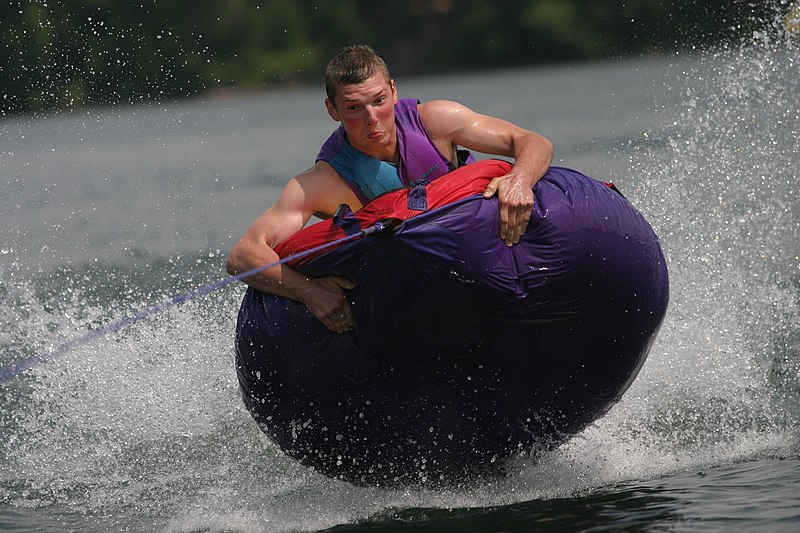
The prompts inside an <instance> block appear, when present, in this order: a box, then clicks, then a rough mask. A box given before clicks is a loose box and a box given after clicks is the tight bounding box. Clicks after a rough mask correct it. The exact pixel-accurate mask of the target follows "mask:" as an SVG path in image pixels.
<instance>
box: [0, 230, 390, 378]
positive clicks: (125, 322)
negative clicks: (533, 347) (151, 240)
mask: <svg viewBox="0 0 800 533" xmlns="http://www.w3.org/2000/svg"><path fill="white" fill-rule="evenodd" d="M387 229H392V224H391V223H384V222H376V223H375V224H373V225H372V226H370V227H368V228H364V229H362V230H360V231H358V232H357V233H353V234H352V235H347V236H345V237H342V238H341V239H337V240H335V241H331V242H326V243H325V244H321V245H319V246H316V247H314V248H310V249H308V250H304V251H302V252H298V253H296V254H292V255H290V256H287V257H284V258H282V259H279V260H278V261H275V262H273V263H269V264H266V265H262V266H259V267H256V268H253V269H251V270H248V271H246V272H242V273H240V274H236V275H235V276H230V277H228V278H226V279H223V280H220V281H218V282H216V283H213V284H211V285H206V286H204V287H200V288H199V289H196V290H193V291H191V292H188V293H185V294H179V295H177V296H174V297H173V298H171V299H170V300H167V301H166V302H162V303H160V304H156V305H154V306H152V307H148V308H147V309H143V310H142V311H139V312H137V313H134V314H133V315H131V316H127V317H124V318H121V319H120V320H117V321H116V322H112V323H111V324H109V325H107V326H104V327H102V328H99V329H96V330H92V331H90V332H88V333H86V334H84V335H81V336H79V337H75V338H74V339H70V340H68V341H66V342H64V343H62V344H60V345H58V346H57V347H56V348H54V349H53V350H51V351H49V352H43V353H39V354H36V355H32V356H31V357H28V358H27V359H24V360H22V361H20V362H18V363H14V364H12V365H9V366H6V367H4V368H2V369H0V383H5V382H6V381H9V380H11V379H12V378H14V377H16V376H17V375H19V373H20V372H23V371H25V370H27V369H29V368H32V367H34V366H36V365H38V364H40V363H44V362H46V361H49V360H51V359H54V358H56V357H58V356H60V355H64V354H65V353H67V352H69V351H70V350H72V349H73V348H76V347H78V346H83V345H85V344H89V343H90V342H92V341H94V340H95V339H98V338H100V337H103V336H105V335H108V334H109V333H114V332H115V331H119V330H121V329H124V328H126V327H128V326H131V325H133V324H135V323H136V322H139V321H140V320H144V319H145V318H148V317H150V316H153V315H155V314H158V313H161V312H163V311H166V310H168V309H171V308H173V307H176V306H178V305H181V304H183V303H185V302H188V301H190V300H194V299H195V298H199V297H200V296H204V295H206V294H209V293H211V292H214V291H216V290H219V289H222V288H224V287H227V286H228V285H230V284H232V283H234V282H236V281H241V280H243V279H245V278H249V277H250V276H252V275H254V274H258V273H259V272H262V271H264V270H269V269H270V268H274V267H276V266H278V265H282V264H284V263H288V262H289V261H294V260H295V259H301V258H303V257H305V256H307V255H312V254H316V253H319V252H321V251H323V250H326V249H328V248H333V247H334V246H338V245H340V244H343V243H345V242H348V241H353V240H356V239H360V238H361V237H366V236H367V235H371V234H373V233H379V232H381V231H384V230H387Z"/></svg>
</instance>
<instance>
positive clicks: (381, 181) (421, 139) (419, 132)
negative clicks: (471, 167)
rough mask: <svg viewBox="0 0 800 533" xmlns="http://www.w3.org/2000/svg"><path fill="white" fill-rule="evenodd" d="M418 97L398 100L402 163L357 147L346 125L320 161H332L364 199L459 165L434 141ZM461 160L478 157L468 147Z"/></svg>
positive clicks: (430, 178) (322, 151)
mask: <svg viewBox="0 0 800 533" xmlns="http://www.w3.org/2000/svg"><path fill="white" fill-rule="evenodd" d="M418 104H419V101H418V100H415V99H411V98H405V99H401V100H399V101H398V102H397V104H395V107H394V110H395V124H396V127H397V144H398V147H399V150H400V163H399V164H398V165H394V164H392V163H389V162H386V161H380V160H378V159H375V158H373V157H371V156H369V155H367V154H365V153H363V152H360V151H359V150H356V149H355V148H353V147H352V146H351V145H350V144H349V143H348V142H347V138H346V134H345V131H344V127H343V126H339V128H338V129H337V130H336V131H335V132H333V134H332V135H331V136H330V137H328V140H327V141H325V144H323V145H322V148H321V149H320V152H319V154H318V155H317V161H325V162H327V163H328V164H330V165H331V166H332V167H333V168H334V170H336V172H338V173H339V174H340V175H341V176H342V177H343V178H344V179H345V181H346V182H347V183H348V185H350V187H351V188H352V189H353V191H354V192H355V193H356V195H357V196H358V198H359V199H360V200H361V202H362V203H364V204H366V203H367V202H369V201H370V200H373V199H374V198H376V197H377V196H379V195H381V194H383V193H386V192H390V191H392V190H395V189H400V188H403V187H413V186H414V185H417V184H419V183H429V182H431V181H433V180H435V179H436V178H439V177H441V176H443V175H445V174H447V173H448V172H451V171H452V170H455V168H456V166H455V165H453V163H452V162H451V161H450V159H449V158H447V157H445V156H444V155H443V154H442V153H441V151H439V149H438V148H437V147H436V145H434V144H433V141H431V138H430V136H429V135H428V132H427V131H426V130H425V126H424V125H423V124H422V119H421V118H420V116H419V110H418V109H417V105H418ZM458 160H459V164H466V163H471V162H473V161H474V158H473V157H472V155H471V154H470V153H469V152H468V151H466V150H458Z"/></svg>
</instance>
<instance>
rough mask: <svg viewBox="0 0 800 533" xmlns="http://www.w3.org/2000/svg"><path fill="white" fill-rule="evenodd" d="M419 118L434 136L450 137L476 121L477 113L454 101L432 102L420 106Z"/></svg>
mask: <svg viewBox="0 0 800 533" xmlns="http://www.w3.org/2000/svg"><path fill="white" fill-rule="evenodd" d="M418 109H419V116H420V118H421V119H422V123H423V124H424V125H425V129H427V130H428V132H429V133H430V134H431V135H433V136H449V135H451V134H452V133H453V132H454V131H457V130H459V129H461V128H463V127H464V126H465V124H468V123H469V122H473V121H474V117H475V112H474V111H472V110H471V109H469V108H468V107H466V106H465V105H463V104H460V103H458V102H454V101H452V100H432V101H430V102H425V103H423V104H419V106H418Z"/></svg>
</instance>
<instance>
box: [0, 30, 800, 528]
mask: <svg viewBox="0 0 800 533" xmlns="http://www.w3.org/2000/svg"><path fill="white" fill-rule="evenodd" d="M799 66H800V55H799V54H798V42H797V40H795V41H792V40H791V39H784V38H782V37H777V36H774V35H773V36H772V37H771V38H770V37H767V36H765V35H755V36H754V37H753V39H752V40H749V41H748V42H747V43H746V44H744V45H742V46H731V47H729V48H727V49H724V50H719V51H706V52H703V53H698V54H696V55H683V54H681V55H673V56H668V57H645V58H638V59H632V60H621V61H613V62H598V63H588V64H586V63H584V64H573V65H563V66H553V67H548V68H541V67H538V68H527V69H519V70H501V71H495V72H483V73H470V74H454V75H447V76H439V77H428V78H418V79H402V80H398V88H399V91H400V94H401V96H404V97H412V96H414V97H418V98H420V99H422V100H430V99H435V98H449V99H454V100H458V101H461V102H462V103H464V104H466V105H468V106H470V107H472V108H474V109H476V110H478V111H481V112H484V113H487V114H492V115H496V116H500V117H504V118H507V119H510V120H512V121H514V122H516V123H518V124H520V125H522V126H524V127H527V128H529V129H533V130H536V131H539V132H541V133H543V134H544V135H546V136H548V137H549V138H550V139H552V140H553V142H554V144H555V146H556V164H558V165H562V166H569V167H573V168H576V169H579V170H581V171H583V172H585V173H587V174H589V175H592V176H594V177H596V178H598V179H601V180H605V181H611V180H613V181H614V182H616V184H617V185H618V186H619V187H620V188H621V189H622V191H623V192H624V193H625V195H626V196H627V197H628V198H629V199H630V200H631V201H632V202H633V203H634V204H635V205H636V206H637V207H638V208H639V209H640V210H641V211H642V213H643V214H644V215H645V216H646V217H647V218H648V219H649V220H650V222H651V223H652V225H653V227H654V228H655V230H656V232H657V233H658V234H659V235H660V237H661V240H662V245H663V247H664V251H665V253H666V256H667V260H668V263H669V267H670V275H671V285H672V294H671V304H670V309H669V311H668V314H667V317H666V320H665V323H664V325H663V327H662V330H661V333H660V336H659V337H658V340H657V342H656V344H655V346H654V348H653V350H652V352H651V354H650V357H649V359H648V361H647V363H646V364H645V366H644V368H643V370H642V372H641V374H640V375H639V377H638V378H637V380H636V381H635V382H634V384H633V386H632V387H631V388H630V390H629V391H628V392H627V393H626V395H625V397H624V398H623V399H622V401H621V402H620V403H619V404H618V405H617V406H616V407H615V408H613V409H612V410H611V412H610V413H609V414H608V415H607V416H606V417H605V418H603V419H601V420H600V421H598V422H597V423H596V424H595V425H593V426H592V427H590V428H588V429H587V430H586V431H584V432H583V433H581V434H580V435H578V436H576V437H575V438H574V439H573V440H571V441H570V442H569V443H567V444H566V445H564V446H562V447H561V448H559V449H558V450H556V451H554V452H552V453H550V454H547V455H545V456H543V457H542V458H540V460H539V461H538V462H533V461H526V460H522V459H519V460H517V462H515V463H514V464H512V465H511V466H510V471H511V475H510V476H509V477H508V478H505V479H502V480H497V481H494V482H490V483H487V484H485V485H480V486H474V487H467V488H463V487H462V488H460V489H453V490H436V491H434V490H420V489H408V490H399V491H390V490H379V489H374V488H372V489H371V488H363V487H354V486H352V485H349V484H347V483H344V482H340V481H334V480H330V479H327V478H325V477H323V476H321V475H319V474H316V473H314V472H311V471H309V470H307V469H305V468H303V467H302V466H300V465H298V464H297V463H295V462H294V461H292V460H291V459H289V458H287V457H286V456H283V455H281V453H280V452H279V451H278V450H277V449H276V447H275V446H274V445H272V444H271V443H270V442H269V441H268V440H267V439H266V438H265V437H264V436H263V435H262V434H261V432H260V431H259V430H258V428H257V427H256V425H255V424H254V423H253V421H252V420H251V418H250V416H249V414H248V413H247V412H246V411H245V409H244V407H243V405H242V402H241V400H240V398H239V393H238V389H237V381H236V376H235V370H234V366H233V331H234V325H235V315H236V312H237V309H238V305H239V302H240V300H241V297H242V295H243V291H244V288H243V286H241V285H240V284H235V285H232V286H229V287H227V288H225V289H222V290H219V291H216V292H214V293H212V294H209V295H207V296H204V297H202V298H197V299H194V300H192V301H190V302H189V303H186V304H185V305H182V306H180V307H175V308H172V309H170V310H168V311H165V312H163V313H159V314H157V315H155V316H153V317H150V318H148V319H146V320H140V321H138V322H136V323H134V324H132V325H131V326H130V327H128V328H126V329H123V330H121V331H118V332H115V333H111V334H108V335H105V336H102V337H99V338H97V339H95V340H93V341H92V342H89V343H86V344H82V345H79V346H76V347H74V348H73V349H72V350H71V351H69V352H67V353H65V354H63V355H60V356H58V357H56V358H53V359H52V360H50V361H48V362H45V363H41V364H36V365H33V366H32V367H31V368H30V369H28V370H25V371H23V372H14V373H13V375H11V376H10V379H9V380H7V381H5V382H4V383H2V384H0V387H1V388H0V420H1V421H2V424H0V530H2V531H28V530H37V531H168V532H186V531H213V532H217V531H241V532H261V531H316V530H328V529H330V530H332V531H381V532H383V531H406V530H420V531H530V530H544V531H548V530H549V531H622V530H624V531H673V530H674V531H729V530H731V529H733V528H738V529H740V530H744V531H756V530H757V531H798V530H800V491H798V484H800V427H799V426H798V423H799V422H800V244H799V242H800V239H798V234H800V180H798V168H800V141H798V138H800V134H799V133H798V130H800V90H799V89H800V87H799V86H798V67H799ZM323 97H324V94H323V90H322V87H319V88H314V89H296V90H292V91H285V92H284V91H276V92H268V93H263V94H249V95H238V96H229V97H217V98H205V99H195V100H190V101H182V102H178V103H169V102H164V103H158V104H155V103H154V104H150V105H144V106H134V107H119V108H116V107H115V108H104V109H91V110H82V111H75V112H72V113H61V114H57V115H52V116H45V117H34V118H30V117H28V118H16V119H4V120H2V121H0V139H2V141H0V187H2V195H0V284H1V285H0V365H2V367H3V368H5V369H8V368H10V365H12V364H14V363H19V362H23V361H26V360H28V358H31V357H35V356H36V355H37V354H41V353H45V352H47V351H48V350H52V349H54V348H55V347H57V346H58V345H59V344H61V343H63V342H64V341H67V340H69V339H72V338H76V337H79V336H80V335H82V334H85V333H86V332H87V331H88V330H97V329H99V328H101V327H103V326H106V325H108V324H110V323H113V321H115V320H119V319H121V318H123V317H124V316H126V315H130V314H133V313H135V312H137V311H138V310H141V309H143V308H146V307H148V306H151V305H154V304H158V303H159V302H163V301H165V300H167V299H169V298H170V297H172V296H174V295H176V294H182V293H185V292H188V291H191V290H193V289H196V288H198V287H202V286H204V285H207V284H209V283H213V282H215V281H217V280H220V279H223V278H224V277H225V273H224V263H225V259H226V256H227V252H228V251H229V250H230V248H231V246H232V245H233V243H234V242H235V241H236V239H238V237H239V236H240V235H241V234H242V233H243V232H244V230H245V229H246V227H247V226H248V225H249V223H250V222H251V221H252V220H253V219H255V218H256V216H258V215H259V214H260V213H261V212H262V211H263V210H264V209H265V208H266V207H268V206H269V205H271V203H272V202H273V201H274V200H275V198H276V195H277V194H278V193H279V191H280V189H281V187H282V185H283V184H284V183H285V182H286V180H287V179H288V178H289V177H290V176H292V175H293V174H294V173H296V172H298V171H300V170H302V169H305V168H307V167H308V166H310V165H311V164H312V162H313V157H314V155H315V154H316V151H317V149H318V147H319V146H320V144H321V143H322V141H323V140H324V139H325V137H326V136H327V135H328V134H329V133H330V131H331V130H332V128H333V127H334V124H333V123H332V122H331V121H330V120H329V119H328V118H327V115H326V113H325V110H324V107H323V104H322V100H323Z"/></svg>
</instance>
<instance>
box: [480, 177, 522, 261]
mask: <svg viewBox="0 0 800 533" xmlns="http://www.w3.org/2000/svg"><path fill="white" fill-rule="evenodd" d="M532 182H533V180H532V179H531V178H530V177H528V176H524V175H522V174H519V173H515V172H513V171H512V172H510V173H508V174H506V175H505V176H500V177H497V178H494V179H493V180H492V181H490V182H489V185H487V186H486V190H485V191H484V192H483V197H484V198H491V197H492V196H494V195H495V194H497V199H498V200H499V201H500V238H501V239H502V240H504V241H505V243H506V246H512V245H514V244H516V243H518V242H519V240H520V239H521V238H522V235H523V234H524V233H525V230H526V229H527V227H528V221H529V220H530V219H531V211H532V210H533V183H532Z"/></svg>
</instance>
